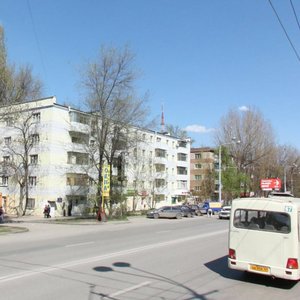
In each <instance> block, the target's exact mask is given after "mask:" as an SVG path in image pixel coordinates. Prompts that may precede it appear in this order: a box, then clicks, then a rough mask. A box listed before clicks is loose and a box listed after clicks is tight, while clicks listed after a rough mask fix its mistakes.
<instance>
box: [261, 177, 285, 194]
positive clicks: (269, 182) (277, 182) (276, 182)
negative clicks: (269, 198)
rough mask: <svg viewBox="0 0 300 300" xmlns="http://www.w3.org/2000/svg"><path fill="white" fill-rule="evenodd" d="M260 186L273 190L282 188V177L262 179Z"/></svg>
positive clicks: (266, 189) (265, 189) (263, 188)
mask: <svg viewBox="0 0 300 300" xmlns="http://www.w3.org/2000/svg"><path fill="white" fill-rule="evenodd" d="M260 188H261V189H262V190H263V191H272V190H280V189H281V179H280V178H268V179H261V180H260Z"/></svg>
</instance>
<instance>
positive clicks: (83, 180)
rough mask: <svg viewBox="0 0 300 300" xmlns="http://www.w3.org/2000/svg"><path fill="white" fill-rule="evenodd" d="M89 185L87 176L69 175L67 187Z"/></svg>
mask: <svg viewBox="0 0 300 300" xmlns="http://www.w3.org/2000/svg"><path fill="white" fill-rule="evenodd" d="M88 183H89V180H88V175H86V174H67V185H69V186H74V185H75V186H87V185H88Z"/></svg>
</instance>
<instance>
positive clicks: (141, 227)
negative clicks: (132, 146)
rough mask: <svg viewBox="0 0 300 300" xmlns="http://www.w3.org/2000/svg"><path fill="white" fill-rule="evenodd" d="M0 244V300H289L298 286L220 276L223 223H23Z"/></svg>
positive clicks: (224, 250) (196, 220)
mask: <svg viewBox="0 0 300 300" xmlns="http://www.w3.org/2000/svg"><path fill="white" fill-rule="evenodd" d="M24 226H26V227H28V228H29V232H25V233H19V234H11V235H5V236H1V237H0V299H6V300H9V299H14V300H15V299H22V300H27V299H28V300H29V299H30V300H32V299H64V300H65V299H67V300H68V299H72V300H76V299H78V300H82V299H87V300H96V299H105V300H106V299H124V300H125V299H126V300H127V299H128V300H129V299H130V300H135V299H161V300H162V299H186V300H187V299H266V300H267V299H272V300H274V299H297V298H298V295H299V294H300V285H299V284H298V283H291V282H286V281H283V280H277V279H276V280H272V279H270V278H267V277H261V276H253V275H246V274H244V273H242V272H237V271H233V270H229V269H228V268H227V234H228V221H227V220H219V219H217V218H215V217H213V218H208V217H206V216H202V217H194V218H191V219H187V218H184V219H181V220H152V219H146V218H133V219H130V222H120V223H106V224H97V225H59V224H40V223H26V224H25V225H24Z"/></svg>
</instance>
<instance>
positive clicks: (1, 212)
mask: <svg viewBox="0 0 300 300" xmlns="http://www.w3.org/2000/svg"><path fill="white" fill-rule="evenodd" d="M3 222H4V209H3V207H2V206H0V223H3Z"/></svg>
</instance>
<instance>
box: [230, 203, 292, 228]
mask: <svg viewBox="0 0 300 300" xmlns="http://www.w3.org/2000/svg"><path fill="white" fill-rule="evenodd" d="M233 226H234V227H237V228H245V229H251V230H262V231H272V232H280V233H289V232H290V231H291V220H290V215H289V214H287V213H282V212H277V211H264V210H252V209H241V208H239V209H236V210H235V212H234V219H233Z"/></svg>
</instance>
